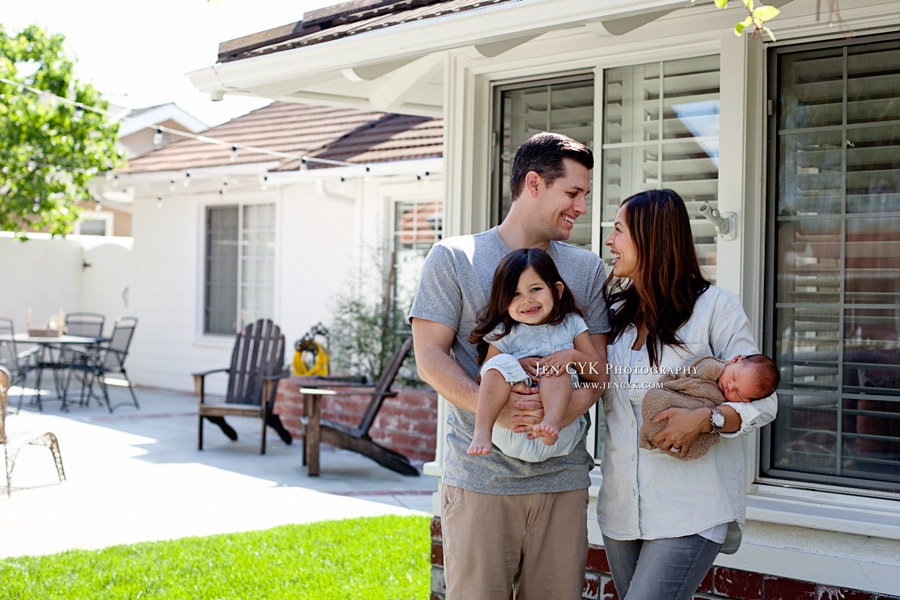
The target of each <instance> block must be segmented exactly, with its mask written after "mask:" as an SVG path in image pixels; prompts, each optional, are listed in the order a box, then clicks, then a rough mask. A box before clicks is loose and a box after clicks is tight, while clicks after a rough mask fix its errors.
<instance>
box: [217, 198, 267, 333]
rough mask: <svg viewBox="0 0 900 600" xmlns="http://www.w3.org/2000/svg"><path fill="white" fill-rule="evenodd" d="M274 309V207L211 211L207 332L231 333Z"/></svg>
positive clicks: (263, 205) (234, 207) (250, 205)
mask: <svg viewBox="0 0 900 600" xmlns="http://www.w3.org/2000/svg"><path fill="white" fill-rule="evenodd" d="M274 312H275V205H274V204H248V205H245V206H222V207H215V208H212V207H210V208H207V209H206V273H205V300H204V332H205V333H219V334H232V333H237V331H238V330H239V329H241V328H243V327H244V326H245V325H247V324H248V323H252V322H254V321H256V320H257V319H261V318H272V317H273V316H274Z"/></svg>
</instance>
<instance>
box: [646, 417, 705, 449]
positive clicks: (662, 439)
mask: <svg viewBox="0 0 900 600" xmlns="http://www.w3.org/2000/svg"><path fill="white" fill-rule="evenodd" d="M662 421H668V422H667V423H666V425H665V427H663V429H662V431H660V432H659V433H657V434H656V435H655V436H653V439H651V440H650V443H651V444H653V445H654V446H656V447H657V448H661V449H663V450H665V451H666V452H671V453H672V454H673V455H678V456H681V457H685V456H687V453H688V450H690V449H691V444H693V443H694V441H695V440H696V439H697V436H699V435H700V434H701V433H704V432H706V431H709V428H710V425H709V409H708V408H694V409H689V408H667V409H665V410H661V411H659V412H658V413H656V415H655V416H654V417H653V420H652V421H651V422H652V423H660V422H662Z"/></svg>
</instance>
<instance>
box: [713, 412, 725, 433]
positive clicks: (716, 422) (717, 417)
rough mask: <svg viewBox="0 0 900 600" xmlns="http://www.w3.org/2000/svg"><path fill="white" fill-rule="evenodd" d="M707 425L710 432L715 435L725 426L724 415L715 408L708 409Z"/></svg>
mask: <svg viewBox="0 0 900 600" xmlns="http://www.w3.org/2000/svg"><path fill="white" fill-rule="evenodd" d="M709 424H710V426H711V427H712V432H713V433H715V434H717V435H718V433H719V432H720V431H722V428H723V427H724V426H725V415H723V414H722V411H721V410H719V409H718V407H716V406H713V407H712V408H710V409H709Z"/></svg>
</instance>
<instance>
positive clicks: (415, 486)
mask: <svg viewBox="0 0 900 600" xmlns="http://www.w3.org/2000/svg"><path fill="white" fill-rule="evenodd" d="M110 389H111V394H112V395H113V398H112V400H113V403H114V404H115V403H116V402H123V401H125V400H126V398H127V394H128V392H127V390H126V389H124V388H115V387H111V388H110ZM136 391H137V394H138V399H139V400H140V403H141V408H140V410H135V409H134V408H130V407H121V408H118V409H117V410H116V411H115V413H114V414H112V415H111V414H109V412H108V411H107V410H106V408H104V407H100V406H99V405H97V404H96V403H95V402H94V403H92V404H91V406H90V407H80V406H73V407H71V409H70V410H69V412H67V413H66V412H61V411H60V405H59V403H58V402H52V401H51V402H47V403H46V404H45V406H44V410H43V412H40V413H39V412H36V409H34V408H30V407H28V406H27V399H26V402H25V404H26V406H23V409H22V411H21V414H16V411H15V408H14V407H15V406H16V405H17V404H18V401H19V397H18V395H17V394H18V391H17V390H16V389H15V388H14V389H13V390H11V393H10V396H9V405H10V407H11V408H10V414H9V415H8V417H7V427H8V428H9V429H10V430H11V431H22V430H29V431H35V432H37V433H43V432H45V431H52V432H54V433H56V435H57V436H58V438H59V443H60V447H61V450H62V458H63V463H64V465H65V470H66V476H67V481H65V482H63V483H58V482H57V476H56V471H55V468H54V465H53V459H52V456H51V454H50V452H49V450H48V449H46V448H43V447H38V446H32V447H26V448H25V449H24V450H23V451H22V453H21V454H20V455H19V458H18V460H17V462H16V468H15V471H14V472H13V477H12V484H13V487H12V494H11V496H9V497H7V496H6V495H2V496H0V531H2V532H3V535H2V536H0V557H9V556H17V555H23V554H49V553H54V552H60V551H63V550H68V549H73V548H101V547H104V546H110V545H115V544H128V543H133V542H139V541H151V540H165V539H174V538H180V537H185V536H196V535H210V534H215V533H227V532H234V531H249V530H255V529H265V528H269V527H274V526H276V525H283V524H288V523H306V522H311V521H321V520H330V519H344V518H351V517H358V516H374V515H383V514H431V507H432V493H433V492H434V491H435V490H436V489H437V480H436V479H435V478H433V477H426V476H422V477H403V476H401V475H398V474H396V473H394V472H392V471H389V470H387V469H384V468H383V467H381V466H379V465H378V464H376V463H374V462H372V461H371V460H369V459H367V458H365V457H363V456H360V455H357V454H355V453H351V452H347V451H343V450H335V449H332V448H330V447H328V446H323V452H322V458H321V471H322V474H321V475H320V476H319V477H308V476H307V475H306V469H305V467H303V466H302V463H301V449H302V444H301V441H300V440H295V441H294V444H292V445H291V446H287V445H285V444H284V443H283V442H282V441H281V440H280V439H279V438H278V436H277V435H276V434H275V433H274V432H273V431H272V430H271V429H270V430H269V432H268V434H267V449H266V454H265V455H260V454H259V441H260V440H259V436H260V431H259V429H260V428H259V421H258V420H255V419H247V418H243V419H241V418H231V419H229V423H230V424H231V425H232V426H233V427H234V428H235V429H236V430H237V432H238V434H239V438H238V441H236V442H231V441H230V440H228V438H226V437H225V436H224V435H223V434H222V433H221V431H220V430H219V429H218V427H216V426H215V425H213V424H210V423H207V424H206V425H205V429H204V450H203V451H202V452H200V451H198V450H197V416H196V402H197V400H196V398H195V397H194V396H193V395H189V394H185V393H181V392H173V391H168V390H160V389H148V388H138V389H137V390H136ZM417 466H418V467H420V468H421V465H417Z"/></svg>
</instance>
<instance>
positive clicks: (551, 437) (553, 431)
mask: <svg viewBox="0 0 900 600" xmlns="http://www.w3.org/2000/svg"><path fill="white" fill-rule="evenodd" d="M532 433H534V436H535V437H539V438H541V441H542V442H544V443H545V444H547V445H548V446H552V445H553V444H555V443H556V440H558V439H559V427H558V426H557V425H555V424H553V423H549V422H547V421H541V422H540V423H538V424H537V425H535V426H534V429H532Z"/></svg>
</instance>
